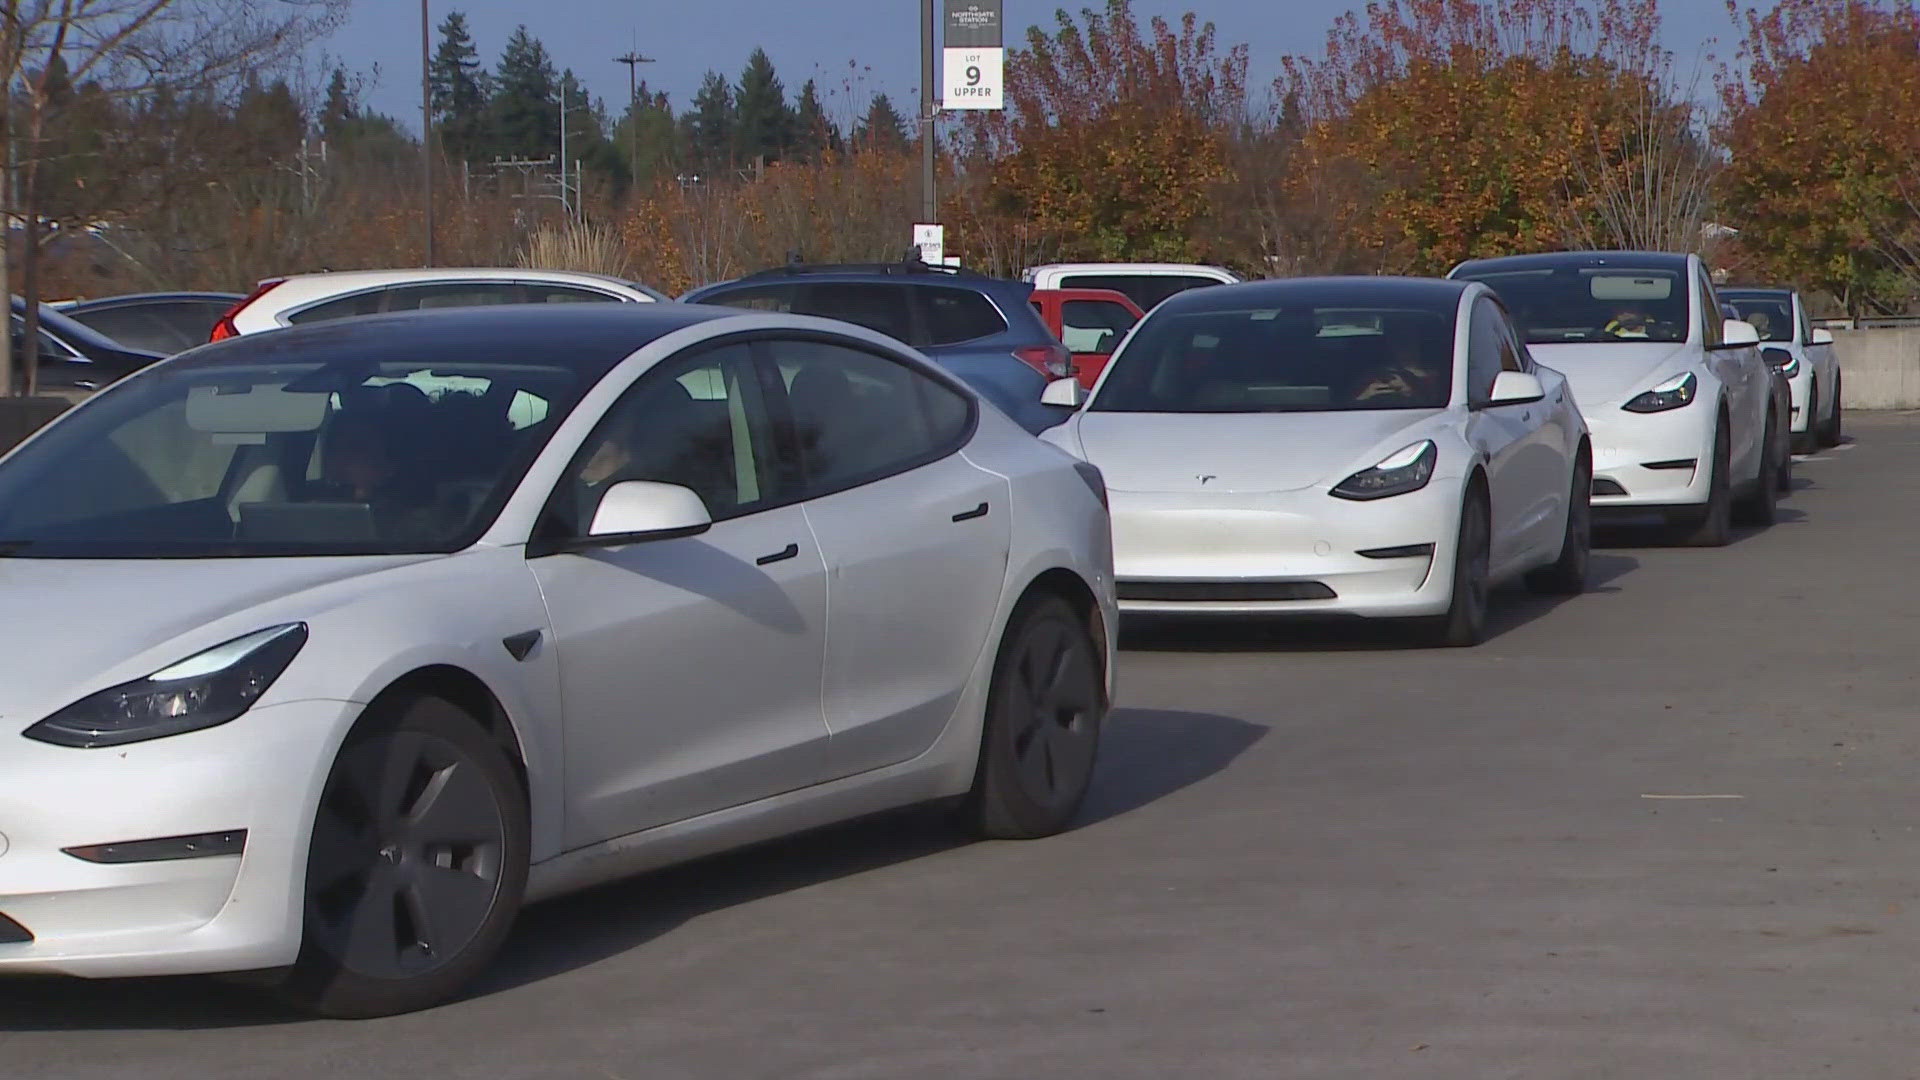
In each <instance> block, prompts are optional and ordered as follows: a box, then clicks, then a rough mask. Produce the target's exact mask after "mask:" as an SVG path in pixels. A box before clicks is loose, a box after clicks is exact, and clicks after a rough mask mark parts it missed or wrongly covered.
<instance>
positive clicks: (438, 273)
mask: <svg viewBox="0 0 1920 1080" xmlns="http://www.w3.org/2000/svg"><path fill="white" fill-rule="evenodd" d="M666 299H667V298H666V297H665V296H664V295H662V294H660V293H658V292H655V291H654V290H652V289H649V288H647V287H646V286H645V285H641V284H638V283H637V282H632V281H622V280H620V279H619V278H614V277H607V276H606V275H604V274H585V273H578V272H575V271H571V270H527V269H521V268H514V267H505V268H501V267H468V268H454V267H434V268H427V269H413V270H341V271H334V272H328V273H322V274H295V275H292V276H290V277H277V278H268V279H266V280H265V281H262V282H260V284H259V285H257V286H256V287H255V288H254V290H253V292H251V293H249V294H248V295H247V297H246V298H245V299H243V300H241V301H240V302H239V303H238V304H235V305H234V306H233V308H232V309H231V310H229V311H228V312H227V313H226V314H225V315H223V316H221V317H220V320H219V321H218V322H217V323H215V324H214V327H213V334H212V340H214V341H223V340H225V339H227V338H230V337H237V336H239V335H241V334H254V333H258V332H260V331H262V330H275V329H278V328H280V327H282V326H298V325H300V324H302V323H310V322H324V321H326V320H328V319H342V318H347V317H348V316H357V315H383V314H388V313H392V312H399V311H420V310H425V309H430V308H451V307H488V306H492V305H495V304H593V303H626V304H648V303H657V302H662V301H665V300H666Z"/></svg>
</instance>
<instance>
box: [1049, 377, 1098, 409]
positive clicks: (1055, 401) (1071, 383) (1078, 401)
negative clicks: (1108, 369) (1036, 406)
mask: <svg viewBox="0 0 1920 1080" xmlns="http://www.w3.org/2000/svg"><path fill="white" fill-rule="evenodd" d="M1086 402H1087V390H1086V388H1085V387H1083V386H1081V385H1080V380H1079V379H1072V378H1068V379H1055V380H1053V381H1052V382H1050V383H1048V384H1047V388H1046V389H1045V390H1043V391H1041V392H1040V404H1042V405H1058V406H1060V407H1062V408H1068V409H1077V408H1079V407H1080V406H1082V405H1084V404H1086Z"/></svg>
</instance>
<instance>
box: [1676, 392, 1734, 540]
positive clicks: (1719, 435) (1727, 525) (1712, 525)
mask: <svg viewBox="0 0 1920 1080" xmlns="http://www.w3.org/2000/svg"><path fill="white" fill-rule="evenodd" d="M1731 456H1732V455H1731V448H1730V447H1729V446H1728V445H1727V426H1726V424H1725V423H1724V422H1721V423H1718V424H1715V425H1714V429H1713V460H1712V461H1711V462H1710V463H1709V464H1708V468H1711V469H1712V470H1713V472H1712V473H1711V474H1709V475H1708V477H1707V501H1706V505H1704V506H1701V507H1698V508H1696V509H1693V510H1690V511H1687V512H1686V515H1685V517H1684V518H1683V519H1682V521H1681V522H1680V526H1679V528H1680V537H1679V540H1680V543H1681V544H1682V545H1683V546H1685V547H1726V546H1727V544H1728V543H1730V542H1731V541H1732V540H1733V492H1732V491H1731V490H1730V488H1729V485H1728V477H1727V471H1728V469H1730V468H1731V467H1732V466H1731V464H1730V463H1729V458H1730V457H1731Z"/></svg>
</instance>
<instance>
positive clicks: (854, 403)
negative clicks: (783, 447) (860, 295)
mask: <svg viewBox="0 0 1920 1080" xmlns="http://www.w3.org/2000/svg"><path fill="white" fill-rule="evenodd" d="M765 345H766V347H767V349H768V350H769V351H770V353H771V355H772V357H773V360H774V363H775V366H776V368H777V370H778V371H779V373H780V381H781V382H782V383H783V384H784V385H785V386H786V390H787V405H788V409H789V411H790V412H791V413H792V415H793V430H794V440H795V442H796V444H797V445H798V447H799V450H800V456H801V461H802V462H803V464H804V466H805V476H806V482H807V490H808V492H809V493H826V492H832V491H837V490H840V489H842V488H847V487H852V486H854V485H856V484H863V483H866V482H868V481H870V480H878V479H880V478H882V477H885V476H890V475H892V474H894V473H899V472H905V471H907V470H908V469H913V468H918V467H919V466H921V465H924V464H926V463H927V462H930V461H934V460H937V459H939V458H941V457H944V456H946V455H947V454H950V453H953V452H954V451H955V450H958V449H959V448H960V445H961V443H962V441H963V440H964V439H965V438H966V435H967V432H968V430H969V429H970V428H971V425H972V419H973V409H972V406H971V404H970V403H969V402H968V401H967V399H966V398H965V397H963V396H961V395H960V394H959V393H957V392H956V391H954V390H952V389H951V388H949V387H948V386H946V385H945V384H944V383H941V382H939V381H937V380H935V379H932V378H929V377H927V376H926V375H923V374H921V373H920V372H918V371H916V370H914V369H913V368H911V367H909V366H908V365H906V364H904V363H900V362H897V361H894V360H892V359H889V358H887V357H884V356H880V355H878V354H875V353H871V352H868V351H866V350H864V349H860V348H856V347H853V346H851V345H838V344H834V343H832V342H826V341H811V340H804V339H781V340H772V341H767V342H765Z"/></svg>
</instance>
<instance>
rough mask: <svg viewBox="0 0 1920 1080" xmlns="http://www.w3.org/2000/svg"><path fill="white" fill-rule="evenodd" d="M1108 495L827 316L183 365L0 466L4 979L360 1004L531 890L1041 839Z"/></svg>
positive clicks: (165, 368)
mask: <svg viewBox="0 0 1920 1080" xmlns="http://www.w3.org/2000/svg"><path fill="white" fill-rule="evenodd" d="M1104 499H1105V492H1104V489H1103V487H1102V485H1101V482H1100V477H1099V474H1098V473H1097V471H1095V470H1094V469H1092V468H1089V467H1088V466H1086V465H1085V464H1084V463H1080V462H1076V461H1073V460H1072V459H1071V458H1069V457H1068V456H1067V455H1064V454H1061V453H1060V452H1059V451H1057V450H1055V449H1054V448H1052V447H1049V446H1046V445H1043V444H1042V443H1040V442H1038V441H1036V440H1035V439H1033V438H1032V437H1031V436H1029V435H1027V434H1026V433H1025V432H1023V431H1021V430H1020V429H1019V428H1017V427H1015V426H1014V425H1013V423H1012V422H1011V421H1009V420H1007V419H1006V418H1005V417H1004V416H1002V415H1001V414H1000V413H999V412H998V411H997V410H994V409H990V408H983V407H981V405H980V403H979V401H978V399H977V398H976V397H975V396H974V395H973V394H971V393H970V392H968V391H967V390H966V389H965V388H964V387H963V386H962V385H961V384H959V383H957V382H956V381H954V380H953V379H952V378H951V377H950V376H948V375H946V374H944V373H942V372H941V371H940V370H939V369H938V368H936V367H934V366H933V365H932V364H930V363H928V362H926V361H925V360H923V359H922V358H920V357H919V356H918V355H917V354H915V353H913V352H911V351H910V350H907V349H906V348H904V347H903V346H900V345H898V344H897V343H893V342H890V341H888V340H887V339H886V338H884V337H881V336H879V335H877V334H873V333H870V332H868V331H865V330H862V329H859V328H856V327H852V326H848V325H845V324H840V323H834V322H828V321H825V320H818V319H808V318H802V317H796V316H784V315H758V314H740V313H732V312H730V311H729V310H728V309H725V308H703V307H691V306H685V305H679V304H673V305H667V304H659V305H654V304H646V305H642V304H633V305H613V304H608V305H604V306H595V307H591V308H588V307H567V308H559V307H547V308H534V307H497V308H489V309H485V310H472V311H460V312H439V313H422V314H413V315H396V316H376V317H372V318H368V319H349V320H342V321H339V322H333V323H326V324H322V325H319V326H312V327H301V328H295V329H292V330H286V331H280V332H275V333H268V334H262V335H258V336H251V335H250V336H245V337H240V338H237V339H235V340H233V341H230V342H225V343H222V344H219V345H212V346H207V347H204V348H201V349H198V350H195V351H193V352H190V353H187V354H184V355H182V356H181V357H179V358H177V359H175V360H173V361H170V362H168V363H165V364H163V365H160V366H157V367H155V368H153V369H151V370H150V371H148V372H145V373H142V374H140V375H139V376H138V377H135V378H133V379H130V380H128V381H127V382H125V383H123V384H118V385H116V386H114V387H113V388H111V389H109V390H107V391H105V392H104V393H102V394H100V395H98V396H96V397H95V398H93V399H92V400H90V401H89V402H87V403H86V404H84V405H82V406H80V407H79V408H77V409H75V410H73V411H72V412H70V413H68V414H67V415H66V416H65V417H63V418H62V419H60V420H58V421H56V422H55V423H53V424H52V425H51V426H49V427H47V428H45V429H43V430H42V431H41V432H40V433H39V434H38V435H36V436H35V437H34V438H32V439H31V440H29V441H28V442H26V443H25V444H23V445H22V446H20V447H19V448H18V449H17V450H15V451H14V452H13V453H12V454H11V455H10V456H8V457H6V458H5V459H3V460H0V593H4V594H5V595H6V596H7V597H8V604H9V607H8V610H9V611H10V612H11V613H12V615H11V617H10V618H8V619H6V620H4V621H0V738H4V739H6V740H8V743H9V744H8V745H7V747H6V749H5V751H4V752H0V973H7V972H56V973H66V974H72V975H82V976H121V975H152V974H170V973H192V972H233V971H258V970H261V969H271V973H270V974H266V975H264V976H261V977H262V978H265V979H267V980H269V981H271V982H273V983H275V984H276V985H278V986H279V987H280V988H282V989H283V990H284V991H285V993H287V994H288V995H289V996H290V997H291V998H292V999H294V1000H295V1001H297V1002H299V1003H302V1004H303V1005H305V1006H307V1007H309V1008H311V1009H314V1010H316V1011H318V1012H321V1013H323V1014H328V1015H336V1016H367V1015H376V1014H383V1013H392V1012H397V1011H403V1010H408V1009H413V1008H419V1007H423V1006H426V1005H430V1004H432V1003H434V1002H437V1001H440V1000H443V999H445V998H446V997H448V996H449V995H451V994H454V993H455V992H457V991H458V989H459V988H460V987H461V986H462V985H463V984H464V983H465V982H467V980H469V979H470V978H471V977H472V976H474V975H475V974H476V972H477V971H478V970H479V969H480V968H481V967H482V966H483V965H485V964H486V963H487V961H488V958H489V957H490V955H491V954H492V953H493V952H494V951H495V949H496V948H497V947H498V946H499V944H500V942H501V940H502V938H503V937H504V935H505V934H506V932H507V929H508V926H509V924H510V923H511V922H512V920H513V916H514V913H515V911H516V910H517V909H518V908H519V907H520V906H521V904H522V902H523V900H532V899H537V898H540V897H545V896H551V895H553V894H555V893H559V892H562V891H565V890H570V889H575V888H579V887H581V886H585V885H588V884H591V883H594V882H599V881H604V880H606V879H609V878H613V877H616V876H619V875H624V874H629V873H632V872H634V871H637V870H640V869H643V868H647V867H652V866H656V865H659V864H662V863H666V862H671V861H676V860H682V859H686V858H689V857H692V856H696V855H700V854H703V853H707V852H712V851H715V850H718V849H722V848H729V847H734V846H737V845H741V844H746V843H750V842H754V841H757V840H761V839H764V838H766V837H769V836H773V835H776V834H781V833H786V832H790V831H793V830H797V829H803V828H808V827H812V826H816V825H820V824H822V823H826V822H830V821H833V820H836V819H842V818H847V817H851V816H855V815H859V814H864V813H868V812H871V811H874V810H877V809H880V808H883V807H888V806H893V805H898V804H905V803H912V802H918V801H922V800H936V799H943V798H946V797H954V796H958V797H964V803H963V805H964V807H965V812H966V815H967V819H968V821H969V822H970V824H971V825H972V827H973V828H974V829H976V830H977V831H978V832H980V833H982V834H985V835H987V836H995V837H1036V836H1041V835H1044V834H1048V833H1052V832H1055V831H1057V830H1059V829H1061V828H1063V827H1065V826H1066V825H1067V824H1068V822H1069V820H1070V819H1071V818H1072V816H1073V814H1074V812H1075V809H1076V807H1077V805H1078V803H1079V801H1080V799H1081V795H1082V793H1083V792H1084V791H1085V790H1086V787H1087V784H1088V779H1089V776H1090V774H1091V770H1092V766H1093V759H1094V753H1095V748H1096V745H1097V741H1098V737H1099V731H1100V726H1101V723H1102V719H1103V716H1104V714H1105V711H1106V708H1107V702H1108V700H1109V697H1110V686H1111V684H1110V673H1111V671H1112V669H1113V665H1112V656H1113V652H1112V645H1111V636H1110V633H1109V630H1110V628H1111V627H1112V626H1113V625H1114V622H1115V619H1116V614H1115V610H1114V601H1113V592H1112V588H1113V585H1112V555H1111V551H1110V547H1109V544H1110V541H1109V535H1110V534H1109V526H1108V520H1107V512H1106V508H1105V506H1104V505H1103V502H1104ZM829 613H831V618H829Z"/></svg>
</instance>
